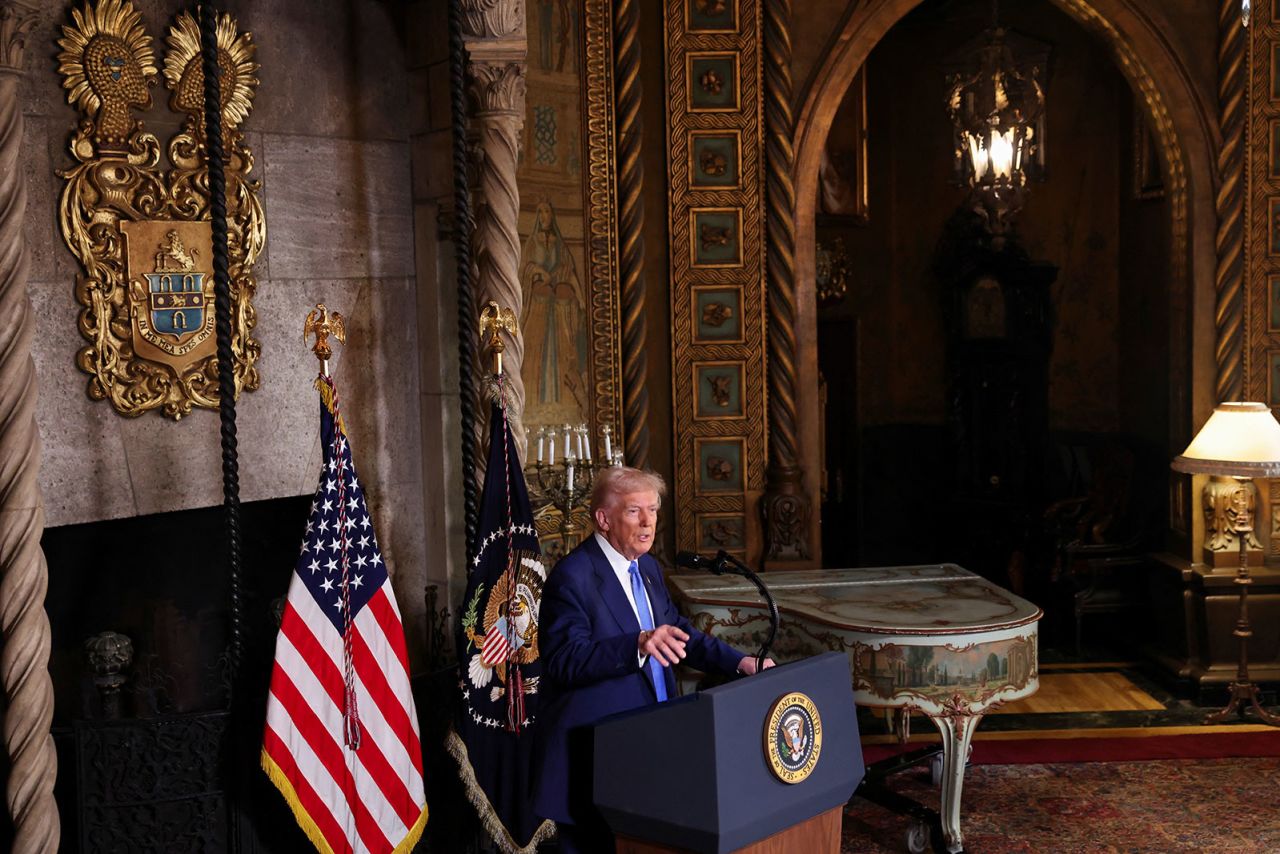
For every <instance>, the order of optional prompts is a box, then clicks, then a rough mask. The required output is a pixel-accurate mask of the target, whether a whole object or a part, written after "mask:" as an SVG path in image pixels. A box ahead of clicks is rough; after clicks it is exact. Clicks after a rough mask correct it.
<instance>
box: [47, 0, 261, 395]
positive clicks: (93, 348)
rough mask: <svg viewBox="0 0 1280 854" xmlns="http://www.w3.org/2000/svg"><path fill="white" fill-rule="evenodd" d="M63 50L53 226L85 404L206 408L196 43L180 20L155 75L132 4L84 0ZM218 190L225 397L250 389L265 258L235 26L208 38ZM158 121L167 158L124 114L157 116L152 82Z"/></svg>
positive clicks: (248, 82) (206, 253)
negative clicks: (65, 163)
mask: <svg viewBox="0 0 1280 854" xmlns="http://www.w3.org/2000/svg"><path fill="white" fill-rule="evenodd" d="M71 18H72V24H69V25H64V26H63V27H62V38H60V39H59V40H58V46H59V47H60V48H61V52H60V53H59V54H58V71H59V73H60V74H61V75H62V78H63V87H64V88H65V89H66V90H67V101H68V103H70V104H72V105H73V106H75V107H76V108H77V109H78V110H79V111H80V112H81V113H82V114H83V117H82V119H81V121H80V122H79V125H78V127H77V129H76V131H75V132H74V133H73V135H72V138H71V145H70V148H71V153H72V155H73V156H74V157H75V159H76V160H77V161H78V164H77V165H75V166H73V167H72V168H71V169H68V170H66V171H64V172H60V173H59V174H60V175H61V177H62V178H64V179H65V180H66V182H67V183H66V186H65V187H64V188H63V191H62V197H61V200H60V203H59V209H58V226H59V229H60V231H61V232H62V237H63V239H64V240H65V241H66V243H67V247H68V248H69V249H70V250H71V252H72V253H73V254H74V255H75V256H76V258H77V259H78V260H79V262H80V266H81V273H80V274H79V275H78V276H77V277H76V299H77V300H78V301H79V303H80V305H81V306H82V308H81V311H80V319H79V328H80V334H81V335H83V336H84V338H85V339H86V340H87V342H88V344H87V346H85V347H84V348H83V349H81V350H80V352H79V354H78V355H77V358H76V363H77V364H78V365H79V366H80V369H81V370H83V371H84V372H85V373H87V374H88V375H89V383H88V393H89V396H90V397H91V398H93V399H94V400H109V401H111V405H112V406H113V407H114V408H115V410H116V411H117V412H119V413H120V414H121V415H127V416H137V415H141V414H143V413H144V412H148V411H151V410H156V409H158V410H160V411H161V412H162V413H163V414H165V415H167V416H169V417H170V418H173V419H175V420H176V419H179V418H181V417H182V416H184V415H187V414H188V413H190V412H191V408H192V406H203V407H208V408H217V406H218V397H219V388H218V376H217V367H216V352H215V349H216V347H215V338H216V335H215V334H214V323H215V321H214V307H213V302H214V300H213V294H214V282H213V263H212V261H213V252H212V246H211V237H210V233H211V232H210V224H209V217H210V204H209V193H208V165H207V155H206V151H207V142H208V140H207V139H206V133H205V124H204V102H203V87H204V76H203V71H202V61H201V53H200V29H199V26H198V25H197V24H196V22H195V19H194V18H192V17H191V15H190V14H189V13H186V12H184V13H183V14H182V15H180V16H179V17H178V19H177V21H176V22H175V23H174V25H173V26H172V27H170V28H169V33H168V36H167V37H166V39H165V43H166V44H167V46H168V51H167V53H166V55H165V57H164V61H163V66H162V67H163V75H161V74H160V70H161V69H160V68H159V67H157V64H156V55H155V50H154V48H153V40H152V38H151V36H149V35H148V34H147V32H146V29H145V27H144V26H143V23H142V16H141V15H140V14H139V13H138V11H137V9H135V8H134V6H133V4H132V3H131V2H129V0H96V2H94V0H90V2H87V3H85V5H84V6H83V7H81V8H77V9H73V10H72V12H71ZM216 35H217V46H218V67H219V69H220V70H221V74H220V84H221V92H222V126H223V149H224V152H225V161H226V162H225V176H226V188H227V244H228V278H229V285H230V294H231V324H230V325H231V348H232V352H233V354H234V362H235V364H234V365H233V374H234V377H235V386H236V387H235V393H236V394H239V392H240V391H241V390H242V389H249V390H253V389H256V388H258V386H259V378H258V369H257V360H258V355H259V353H260V352H261V346H260V345H259V344H258V342H257V341H255V340H254V339H253V338H252V337H251V336H252V331H253V328H254V325H255V324H256V315H255V312H254V309H253V294H254V290H255V289H256V287H257V281H256V280H255V278H254V274H253V264H254V262H255V260H256V259H257V257H258V255H259V253H261V251H262V249H263V246H264V244H265V242H266V219H265V217H264V215H263V210H262V204H261V202H260V200H259V198H258V192H259V189H260V187H259V183H258V182H257V181H255V180H251V179H249V177H248V174H249V172H250V171H252V169H253V156H252V154H251V153H250V151H249V149H248V147H246V146H245V144H244V141H243V135H242V134H241V132H240V130H239V127H240V124H241V123H242V122H243V121H244V119H245V118H246V117H247V116H248V114H249V110H250V108H251V106H252V100H253V93H254V88H255V87H256V86H257V85H258V81H257V79H256V78H255V77H254V76H253V74H254V72H255V71H256V70H257V68H258V65H257V63H255V62H254V61H253V53H254V46H253V42H252V39H251V37H250V36H249V34H248V33H240V32H239V31H238V29H237V25H236V21H235V19H234V18H233V17H231V16H230V15H225V14H224V15H221V16H220V17H219V19H218V24H217V34H216ZM160 76H162V77H163V82H164V84H165V86H166V87H168V89H169V90H170V96H169V99H168V103H169V107H170V108H171V109H173V110H175V111H178V112H180V113H186V116H187V118H186V121H185V122H184V124H183V127H182V130H181V131H179V132H178V133H176V134H174V135H173V136H172V137H171V138H170V139H169V140H168V143H167V145H165V146H164V147H163V149H162V146H161V143H160V140H159V139H157V138H156V137H155V135H154V134H151V133H148V132H147V131H146V130H145V128H144V126H143V123H142V122H141V121H139V120H137V118H136V117H135V116H134V110H135V109H138V108H141V109H147V108H149V107H150V106H151V104H152V98H151V92H150V89H149V87H150V86H151V85H152V84H154V83H155V82H156V79H157V77H160Z"/></svg>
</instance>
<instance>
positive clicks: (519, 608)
mask: <svg viewBox="0 0 1280 854" xmlns="http://www.w3.org/2000/svg"><path fill="white" fill-rule="evenodd" d="M499 398H501V394H499ZM477 536H478V541H477V542H475V543H472V544H471V548H470V549H469V551H468V558H469V561H468V565H467V569H468V572H469V575H468V579H467V590H466V595H465V596H464V598H463V613H462V621H461V623H460V625H459V626H458V637H457V649H458V654H459V658H460V661H459V682H460V686H461V690H462V703H463V708H462V715H461V720H460V722H459V725H458V732H456V733H454V734H453V735H452V736H451V737H450V740H449V749H450V752H452V753H453V755H454V758H455V759H457V761H458V763H459V765H460V767H461V770H462V777H463V782H464V784H465V786H466V788H467V794H468V797H469V798H470V799H471V802H472V803H473V804H474V805H475V807H476V809H477V811H478V812H479V814H480V818H481V822H482V823H483V825H484V828H485V830H486V832H487V833H488V834H489V836H490V837H491V838H492V839H493V841H494V843H495V844H496V845H497V846H498V847H499V849H500V850H502V851H505V852H512V851H532V850H533V849H534V848H535V847H536V846H537V844H538V842H539V841H541V840H542V839H546V838H549V837H550V835H551V832H552V829H553V825H552V823H551V822H540V821H539V820H538V818H537V816H535V815H534V814H533V805H532V797H531V795H532V792H531V790H530V784H531V768H530V766H531V762H532V759H533V730H532V728H533V726H534V725H535V722H536V720H537V710H538V682H539V679H540V678H541V672H542V663H541V661H540V660H539V655H538V610H539V608H540V607H541V604H542V586H543V584H544V583H545V582H546V580H547V570H546V566H545V565H544V564H543V562H542V550H541V549H540V548H539V546H538V536H537V533H536V532H535V530H534V525H533V513H532V511H531V510H530V507H529V493H528V491H527V490H526V488H525V482H524V473H523V472H522V471H521V470H520V460H519V457H518V456H517V455H516V445H515V439H514V438H513V437H512V436H511V430H510V425H509V424H508V422H507V418H506V414H505V412H504V411H503V408H502V407H501V406H500V405H499V404H497V403H494V404H493V409H492V417H491V429H490V441H489V467H488V469H486V471H485V479H484V492H483V494H482V496H481V503H480V520H479V525H478V526H477Z"/></svg>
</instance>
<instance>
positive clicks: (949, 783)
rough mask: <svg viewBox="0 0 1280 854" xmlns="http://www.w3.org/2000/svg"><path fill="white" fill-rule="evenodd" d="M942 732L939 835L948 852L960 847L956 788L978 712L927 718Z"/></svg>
mask: <svg viewBox="0 0 1280 854" xmlns="http://www.w3.org/2000/svg"><path fill="white" fill-rule="evenodd" d="M931 720H932V721H933V722H934V724H935V725H936V726H937V727H938V731H939V732H941V733H942V805H941V806H942V809H941V813H942V836H943V838H944V839H945V840H946V843H947V851H948V852H950V854H957V852H960V851H963V850H964V838H963V837H962V836H961V833H960V791H961V789H963V788H964V766H965V763H966V762H967V761H968V759H969V742H970V741H971V740H972V739H973V731H974V730H976V729H977V728H978V722H979V721H981V720H982V715H949V716H947V717H937V718H931Z"/></svg>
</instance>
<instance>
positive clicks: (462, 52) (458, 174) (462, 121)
mask: <svg viewBox="0 0 1280 854" xmlns="http://www.w3.org/2000/svg"><path fill="white" fill-rule="evenodd" d="M466 64H467V51H466V46H465V45H464V43H463V41H462V9H461V4H460V3H459V0H450V2H449V99H450V101H449V104H450V112H451V118H452V120H453V254H454V258H455V263H456V264H457V267H458V399H459V402H460V403H461V404H462V512H463V521H464V524H465V530H466V540H465V542H466V543H467V548H470V547H471V544H472V543H474V542H475V541H476V528H477V527H478V526H479V525H480V489H479V486H478V485H477V484H476V479H475V477H474V476H473V475H472V472H475V471H476V470H477V460H476V452H477V447H476V419H477V418H478V417H479V413H478V412H477V405H476V379H475V370H476V341H475V329H476V296H475V288H474V286H473V285H472V282H471V235H472V232H473V231H474V226H473V224H472V222H471V191H470V187H469V186H468V185H467V93H466Z"/></svg>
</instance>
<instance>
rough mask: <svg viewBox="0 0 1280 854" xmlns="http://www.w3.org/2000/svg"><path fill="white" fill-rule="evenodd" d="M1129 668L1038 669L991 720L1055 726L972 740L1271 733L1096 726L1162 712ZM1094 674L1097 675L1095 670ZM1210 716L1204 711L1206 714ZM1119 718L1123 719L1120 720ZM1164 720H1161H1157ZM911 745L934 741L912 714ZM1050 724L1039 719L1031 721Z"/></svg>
mask: <svg viewBox="0 0 1280 854" xmlns="http://www.w3.org/2000/svg"><path fill="white" fill-rule="evenodd" d="M1127 665H1128V662H1114V663H1111V662H1104V663H1097V664H1090V665H1087V666H1088V667H1089V670H1087V671H1085V670H1082V669H1081V665H1057V666H1055V665H1048V666H1043V667H1041V668H1040V689H1039V690H1038V691H1037V692H1036V693H1035V694H1033V695H1031V696H1030V697H1028V698H1026V699H1025V700H1019V701H1017V702H1014V703H1006V704H1004V705H1002V706H1001V707H1000V708H998V709H996V710H995V711H992V712H989V714H990V715H1051V716H1052V718H1050V720H1052V721H1054V723H1052V724H1050V725H1049V726H1040V725H1035V724H1032V725H1031V726H1029V727H1024V726H1016V727H1014V728H1013V729H1005V730H1004V731H993V730H991V729H990V728H987V729H983V727H981V726H979V727H978V730H977V732H976V733H975V735H974V738H975V739H978V740H980V741H984V740H992V741H997V740H1009V739H1023V738H1081V737H1085V736H1087V737H1091V738H1106V737H1117V738H1120V737H1135V736H1136V737H1141V736H1149V735H1191V734H1197V733H1210V732H1253V731H1257V732H1265V731H1267V730H1269V729H1271V728H1270V727H1267V726H1265V725H1263V724H1257V723H1252V722H1250V723H1238V722H1233V723H1226V724H1219V725H1214V726H1204V725H1203V724H1201V723H1200V722H1199V721H1200V719H1201V717H1202V715H1203V712H1197V713H1195V715H1194V716H1193V717H1194V720H1195V722H1194V723H1193V724H1191V725H1185V724H1184V723H1183V722H1181V721H1174V720H1170V721H1160V720H1156V721H1152V720H1147V721H1145V722H1144V723H1143V725H1141V726H1110V725H1107V724H1105V723H1103V722H1102V721H1100V720H1099V715H1103V716H1105V715H1106V713H1113V712H1121V713H1123V712H1130V713H1132V712H1159V711H1162V710H1164V709H1166V706H1165V704H1164V703H1163V702H1161V701H1160V700H1159V699H1157V698H1156V697H1153V696H1152V695H1151V694H1150V693H1148V692H1147V691H1144V690H1143V689H1142V688H1141V687H1139V686H1138V685H1137V684H1135V683H1134V682H1133V680H1131V679H1130V678H1129V677H1128V676H1126V675H1125V674H1124V673H1123V672H1121V671H1120V668H1124V667H1126V666H1127ZM1095 668H1096V669H1095ZM1111 668H1116V669H1111ZM1205 711H1209V710H1205ZM878 714H879V715H883V716H884V720H885V728H886V730H887V729H889V721H890V714H889V711H888V710H884V711H881V712H878ZM1063 714H1078V715H1081V720H1080V723H1079V724H1076V723H1075V722H1074V721H1071V722H1069V723H1065V724H1064V723H1063V718H1062V717H1061V715H1063ZM1120 717H1124V716H1123V715H1121V716H1120ZM1161 717H1163V716H1161ZM912 719H913V720H912V732H911V738H910V740H911V741H912V742H926V743H927V742H933V741H937V740H938V738H939V736H938V733H937V731H936V730H935V729H934V727H933V726H932V725H931V724H930V723H929V721H928V720H927V719H926V718H925V717H924V716H923V715H921V714H919V713H913V714H912ZM1031 720H1041V721H1044V723H1049V721H1045V720H1044V719H1043V718H1041V719H1031ZM1068 720H1069V719H1068ZM862 741H863V743H864V744H892V743H894V742H895V741H897V736H896V735H892V734H888V733H887V732H886V733H883V734H882V733H876V732H864V733H863V734H862Z"/></svg>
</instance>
